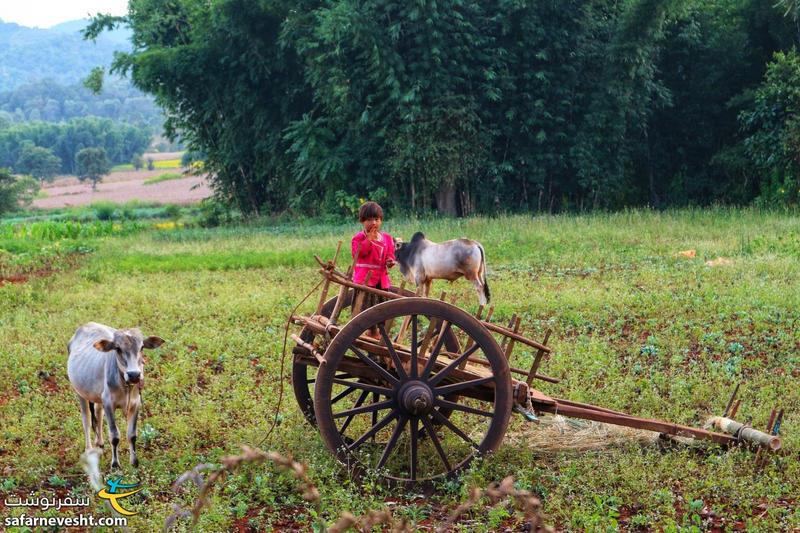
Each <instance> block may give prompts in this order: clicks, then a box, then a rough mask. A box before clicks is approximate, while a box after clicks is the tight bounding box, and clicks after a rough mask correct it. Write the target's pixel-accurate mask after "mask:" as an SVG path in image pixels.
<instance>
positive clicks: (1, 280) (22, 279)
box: [0, 274, 28, 287]
mask: <svg viewBox="0 0 800 533" xmlns="http://www.w3.org/2000/svg"><path fill="white" fill-rule="evenodd" d="M27 281H28V276H25V275H23V274H12V275H10V276H8V277H2V276H0V287H2V286H3V285H5V284H6V283H27Z"/></svg>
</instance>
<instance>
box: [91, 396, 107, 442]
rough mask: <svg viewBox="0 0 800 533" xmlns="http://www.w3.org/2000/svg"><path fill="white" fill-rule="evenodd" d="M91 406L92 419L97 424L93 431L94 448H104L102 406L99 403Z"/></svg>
mask: <svg viewBox="0 0 800 533" xmlns="http://www.w3.org/2000/svg"><path fill="white" fill-rule="evenodd" d="M92 405H93V406H94V411H93V412H94V418H95V420H96V422H97V427H95V429H94V436H95V440H94V446H95V448H102V447H104V446H105V444H104V443H103V406H102V405H101V404H99V403H95V404H92Z"/></svg>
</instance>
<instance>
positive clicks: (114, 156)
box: [0, 117, 152, 174]
mask: <svg viewBox="0 0 800 533" xmlns="http://www.w3.org/2000/svg"><path fill="white" fill-rule="evenodd" d="M151 135H152V132H151V131H150V130H149V129H146V128H139V127H135V126H130V125H127V124H119V123H115V122H113V121H111V120H109V119H99V118H96V117H83V118H76V119H72V120H70V121H68V122H65V123H54V124H51V123H46V122H30V123H24V124H12V125H9V126H7V127H2V126H1V125H0V166H5V167H8V168H12V169H14V170H17V165H18V164H19V162H20V158H21V157H22V156H24V154H25V151H26V150H30V147H31V145H33V146H36V147H41V148H43V149H47V150H49V151H50V152H51V153H52V154H53V155H55V156H56V157H58V158H59V159H60V160H61V166H60V172H62V173H64V174H77V173H78V172H77V171H78V169H77V162H76V155H77V153H78V152H79V151H80V150H82V149H84V148H87V147H99V148H102V149H104V150H105V152H106V156H107V158H108V160H109V162H111V163H113V164H122V163H130V162H131V158H132V157H133V156H134V154H140V153H142V152H144V150H145V149H146V148H147V146H148V145H149V144H150V137H151ZM19 172H21V170H19Z"/></svg>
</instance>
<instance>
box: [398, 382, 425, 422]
mask: <svg viewBox="0 0 800 533" xmlns="http://www.w3.org/2000/svg"><path fill="white" fill-rule="evenodd" d="M399 397H400V402H399V403H400V407H401V408H402V409H403V411H405V412H406V413H408V414H410V415H415V416H419V415H424V414H427V413H430V412H431V410H432V409H433V392H432V391H431V388H430V387H429V386H428V385H426V384H425V383H423V382H421V381H409V382H407V383H405V384H404V385H403V386H402V387H401V388H400V394H399Z"/></svg>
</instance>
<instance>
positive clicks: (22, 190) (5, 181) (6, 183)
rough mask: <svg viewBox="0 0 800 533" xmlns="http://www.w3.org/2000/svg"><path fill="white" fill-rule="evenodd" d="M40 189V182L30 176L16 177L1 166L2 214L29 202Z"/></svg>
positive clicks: (0, 195) (0, 203) (0, 206)
mask: <svg viewBox="0 0 800 533" xmlns="http://www.w3.org/2000/svg"><path fill="white" fill-rule="evenodd" d="M38 190H39V184H38V183H37V182H36V180H34V179H33V178H30V177H22V178H16V177H14V176H12V175H11V174H10V173H9V172H8V170H7V169H5V168H2V167H0V215H4V214H5V213H7V212H10V211H14V210H16V209H18V207H19V204H20V203H23V204H26V203H29V202H30V201H31V200H32V199H33V197H34V196H35V195H36V193H37V192H38Z"/></svg>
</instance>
